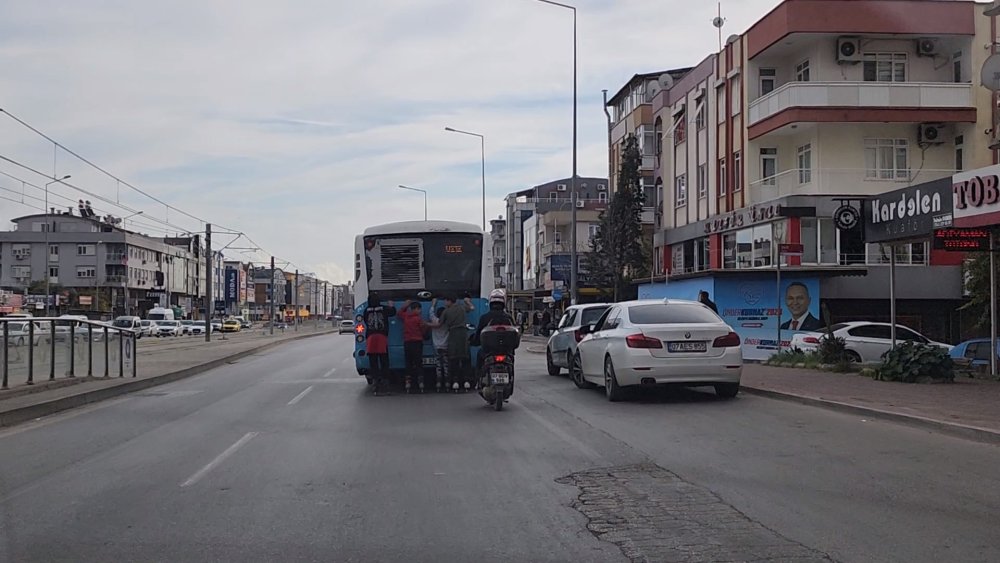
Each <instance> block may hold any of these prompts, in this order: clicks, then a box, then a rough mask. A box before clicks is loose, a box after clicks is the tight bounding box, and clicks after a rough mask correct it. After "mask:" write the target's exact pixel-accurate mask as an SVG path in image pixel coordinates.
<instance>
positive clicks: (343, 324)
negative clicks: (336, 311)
mask: <svg viewBox="0 0 1000 563" xmlns="http://www.w3.org/2000/svg"><path fill="white" fill-rule="evenodd" d="M345 332H348V333H354V321H351V320H345V321H340V323H339V324H338V325H337V334H344V333H345Z"/></svg>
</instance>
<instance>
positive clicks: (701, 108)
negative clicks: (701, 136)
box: [694, 98, 708, 131]
mask: <svg viewBox="0 0 1000 563" xmlns="http://www.w3.org/2000/svg"><path fill="white" fill-rule="evenodd" d="M707 114H708V107H707V106H706V105H705V101H704V98H702V101H701V102H698V109H696V110H695V115H694V126H695V127H696V128H697V129H698V130H699V131H701V130H702V129H704V128H705V125H706V122H707V121H708V117H707Z"/></svg>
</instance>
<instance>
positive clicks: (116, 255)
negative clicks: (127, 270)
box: [104, 252, 128, 262]
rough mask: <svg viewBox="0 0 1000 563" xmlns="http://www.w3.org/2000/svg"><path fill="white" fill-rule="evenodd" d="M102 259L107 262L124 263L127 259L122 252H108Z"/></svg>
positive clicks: (126, 255)
mask: <svg viewBox="0 0 1000 563" xmlns="http://www.w3.org/2000/svg"><path fill="white" fill-rule="evenodd" d="M104 259H105V260H106V261H107V262H124V261H125V260H127V259H128V254H125V253H124V252H108V253H107V254H105V255H104Z"/></svg>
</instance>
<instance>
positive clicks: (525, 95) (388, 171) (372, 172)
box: [0, 0, 779, 283]
mask: <svg viewBox="0 0 1000 563" xmlns="http://www.w3.org/2000/svg"><path fill="white" fill-rule="evenodd" d="M565 1H566V2H567V3H572V4H574V5H575V6H577V14H578V16H577V17H578V35H579V43H578V45H579V46H578V61H579V62H578V73H579V78H578V98H577V99H578V106H579V108H578V112H579V123H578V131H579V140H578V155H579V157H578V158H579V163H578V173H579V174H580V175H581V176H597V177H604V176H606V175H607V166H608V164H607V150H606V142H607V130H606V117H605V115H604V108H603V105H602V94H601V91H602V90H604V89H606V90H608V91H609V96H610V95H612V94H614V93H615V92H616V91H617V90H618V89H619V88H621V87H622V86H623V85H624V84H625V82H626V81H627V80H628V79H629V78H631V77H632V76H633V75H634V74H636V73H644V72H654V71H660V70H665V69H669V68H679V67H686V66H693V65H696V64H698V63H699V62H700V61H701V60H703V59H704V58H705V57H706V56H707V55H708V54H709V53H711V52H714V51H716V50H717V48H718V34H717V32H716V30H715V28H713V27H712V25H711V21H712V18H713V17H714V16H715V15H716V10H717V6H716V3H715V2H712V1H704V2H703V1H697V2H692V1H690V0H577V1H576V2H572V1H571V0H565ZM778 3H779V1H778V0H728V1H725V2H723V6H722V10H723V16H724V17H725V18H726V24H725V27H724V29H723V35H724V36H728V35H730V34H735V33H742V32H743V31H745V30H746V29H747V28H748V27H749V26H750V25H752V24H753V22H755V21H756V20H758V19H759V18H760V17H762V16H763V15H764V14H766V13H767V11H769V10H770V9H771V8H773V7H774V6H775V5H777V4H778ZM572 29H573V28H572V12H570V11H569V10H566V9H562V8H558V7H555V6H550V5H547V4H544V3H541V2H538V1H536V0H367V1H364V2H361V1H357V0H351V1H348V0H297V1H295V2H287V3H284V2H272V1H263V0H241V1H239V2H237V1H235V0H233V1H221V0H219V1H205V0H176V1H173V2H166V3H163V2H161V3H152V2H134V1H131V0H79V1H74V2H66V1H53V0H34V1H32V2H4V3H2V4H0V68H2V69H3V72H2V73H0V108H2V109H3V110H4V112H7V114H9V115H7V114H4V113H0V157H2V158H0V219H3V220H10V219H12V218H15V217H19V216H22V215H25V214H29V213H33V212H35V211H37V209H41V208H44V191H43V189H42V187H43V186H44V184H45V183H46V182H48V181H51V180H52V179H53V178H61V177H63V176H65V175H66V174H69V175H71V178H70V179H68V180H66V183H68V184H71V185H72V187H71V186H67V185H63V184H62V183H58V182H57V183H54V184H52V185H51V186H50V189H49V207H52V206H57V207H60V208H62V209H65V208H66V207H68V206H70V205H74V202H76V201H77V200H78V199H80V198H85V199H89V200H91V201H92V204H93V207H94V209H95V210H96V211H97V212H98V213H99V214H101V215H104V214H112V215H115V216H118V217H125V216H128V215H130V214H131V213H132V212H136V211H142V214H141V215H137V216H134V217H132V218H131V219H130V220H128V224H127V226H128V227H129V228H131V229H134V230H137V231H139V232H144V233H147V234H150V235H153V236H164V235H165V234H174V233H183V232H203V231H204V222H205V221H209V222H212V223H213V224H214V225H216V226H215V231H216V232H220V231H221V232H232V233H245V235H246V237H249V238H246V237H240V238H238V239H237V235H234V234H221V232H220V234H217V235H216V236H215V237H214V239H213V240H214V244H213V246H214V247H215V248H219V247H220V246H224V245H227V244H228V245H230V248H231V249H234V250H229V251H227V259H243V260H249V261H255V262H259V261H266V260H267V259H268V258H269V256H271V255H274V256H276V257H277V261H278V263H279V265H281V264H288V266H287V267H289V268H294V267H297V268H299V269H300V270H301V271H308V272H315V273H316V274H318V275H319V276H321V277H322V278H324V279H327V280H329V281H332V282H337V283H340V282H346V281H347V280H348V279H350V278H351V277H352V274H351V269H352V267H353V265H352V253H353V248H352V247H353V243H354V236H355V235H356V234H358V233H360V232H361V231H362V230H363V229H364V228H365V227H367V226H370V225H375V224H381V223H387V222H393V221H403V220H418V219H421V218H422V216H423V200H422V196H421V194H419V193H415V192H409V191H404V190H400V189H398V188H397V187H396V186H398V185H399V184H405V185H408V186H413V187H417V188H421V189H425V190H427V192H428V208H429V218H430V219H442V220H457V221H465V222H469V223H475V224H479V223H481V221H482V185H481V159H480V143H479V139H478V138H475V137H470V136H466V135H460V134H455V133H448V132H445V130H444V128H445V127H453V128H456V129H463V130H467V131H472V132H476V133H480V134H482V135H484V136H485V151H486V153H485V154H486V208H487V215H488V218H490V219H492V218H497V217H498V216H500V215H502V214H503V212H504V206H503V197H504V195H506V194H507V193H510V192H513V191H517V190H521V189H525V188H528V187H531V186H533V185H537V184H541V183H544V182H547V181H550V180H553V179H557V178H565V177H569V176H570V174H571V171H572V116H573V114H572V100H573V96H572ZM10 116H15V117H17V118H18V119H20V120H22V121H23V122H25V123H27V124H28V125H30V126H31V127H33V128H34V129H37V130H38V131H40V132H42V133H44V134H45V135H46V136H48V137H50V138H51V139H53V140H55V141H57V142H58V143H59V144H61V145H62V146H64V147H66V149H69V150H70V151H72V152H74V153H76V154H77V155H79V156H80V157H83V158H84V159H86V160H87V161H89V162H90V163H92V164H93V165H96V166H97V167H100V168H101V169H103V171H104V172H102V171H100V170H98V169H97V168H95V167H94V166H91V164H87V163H86V162H85V161H83V160H81V159H79V158H77V156H74V155H73V154H71V153H70V152H67V151H66V150H63V149H61V148H58V147H55V146H54V145H53V144H52V143H51V142H50V141H48V140H46V139H45V138H43V137H41V136H39V135H38V134H37V133H35V132H33V131H31V130H30V129H29V128H27V127H25V126H24V125H22V124H20V123H18V122H17V121H15V120H14V119H13V118H12V117H10ZM4 158H6V159H10V160H12V161H14V163H12V162H9V161H7V160H3V159H4ZM46 177H47V179H46ZM121 181H124V182H125V183H127V184H129V185H131V186H133V187H135V188H138V189H139V190H141V191H142V192H145V194H148V196H151V197H147V195H143V194H141V193H139V192H138V191H135V190H133V189H131V188H129V187H128V186H126V185H124V184H123V183H122V182H121ZM24 182H27V184H25V183H24ZM31 184H34V185H35V186H38V187H33V186H32V185H31ZM79 190H86V193H84V192H81V191H79ZM153 198H155V199H153ZM157 200H158V201H157ZM22 202H23V203H22ZM25 204H27V205H25ZM168 205H169V206H170V207H168ZM31 206H34V208H32V207H31ZM74 207H75V205H74ZM8 225H9V227H8V228H13V225H12V224H8ZM252 248H259V249H260V250H248V249H252Z"/></svg>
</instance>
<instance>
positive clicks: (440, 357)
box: [428, 299, 448, 393]
mask: <svg viewBox="0 0 1000 563" xmlns="http://www.w3.org/2000/svg"><path fill="white" fill-rule="evenodd" d="M436 305H437V299H434V301H433V302H432V303H431V315H430V318H431V322H430V324H429V325H428V326H430V327H431V340H432V341H433V343H434V352H435V355H436V356H437V357H436V360H437V391H438V393H440V392H441V390H442V389H444V388H445V384H446V383H447V381H448V329H447V327H445V326H444V325H443V324H442V323H441V315H442V314H443V313H444V307H436V308H435V306H436Z"/></svg>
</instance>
